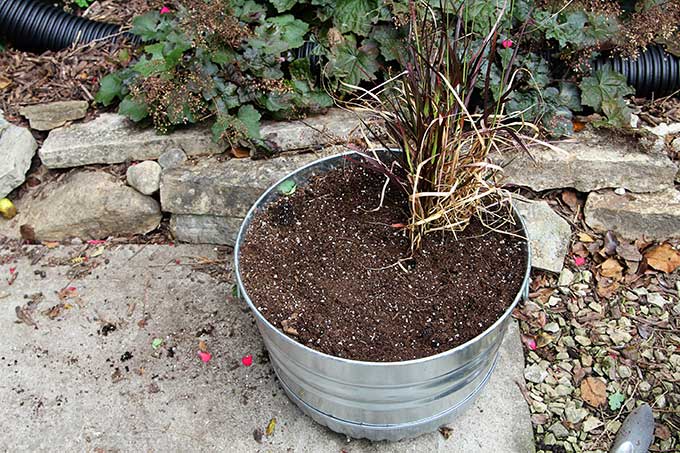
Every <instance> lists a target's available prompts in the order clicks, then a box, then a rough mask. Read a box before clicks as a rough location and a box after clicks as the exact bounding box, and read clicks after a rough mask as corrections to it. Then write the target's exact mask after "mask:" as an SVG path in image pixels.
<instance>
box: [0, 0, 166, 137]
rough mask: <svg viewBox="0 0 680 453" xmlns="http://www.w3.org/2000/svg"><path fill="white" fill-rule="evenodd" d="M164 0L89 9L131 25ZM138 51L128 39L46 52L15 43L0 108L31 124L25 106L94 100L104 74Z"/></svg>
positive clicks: (108, 0)
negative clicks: (24, 113)
mask: <svg viewBox="0 0 680 453" xmlns="http://www.w3.org/2000/svg"><path fill="white" fill-rule="evenodd" d="M161 4H162V2H160V1H158V0H131V1H126V0H105V1H101V2H99V1H98V2H95V3H93V4H92V5H91V6H90V8H88V9H87V10H85V11H73V12H74V13H82V15H84V16H86V17H89V18H91V19H95V20H100V21H104V22H112V23H118V24H122V25H123V26H129V25H130V24H131V20H132V17H134V16H136V15H139V14H143V13H144V12H146V11H148V10H151V9H155V8H159V7H160V6H159V5H161ZM132 55H133V49H132V47H131V46H130V45H129V44H128V43H125V42H121V43H110V42H99V43H93V44H90V45H80V46H77V47H72V48H69V49H64V50H61V51H59V52H52V51H47V52H44V53H42V54H39V55H38V54H34V53H30V52H22V51H19V50H16V49H12V48H9V49H7V50H5V51H4V52H0V109H2V110H3V111H4V113H5V118H6V119H7V120H8V121H12V122H14V123H21V124H25V122H24V120H23V118H22V117H21V116H20V115H19V110H20V109H21V107H22V106H25V105H33V104H40V103H46V102H54V101H67V100H84V101H89V102H92V101H93V100H94V95H95V94H96V93H97V90H98V88H99V80H100V79H101V78H102V77H104V76H106V75H107V74H109V73H111V72H112V71H115V70H117V69H120V68H122V67H124V66H125V65H126V64H127V63H128V61H129V59H130V58H131V57H132Z"/></svg>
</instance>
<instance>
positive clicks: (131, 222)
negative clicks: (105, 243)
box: [22, 172, 161, 241]
mask: <svg viewBox="0 0 680 453" xmlns="http://www.w3.org/2000/svg"><path fill="white" fill-rule="evenodd" d="M25 212H26V213H27V214H26V217H25V218H22V223H24V224H27V225H30V226H31V227H32V228H33V231H34V232H35V238H36V239H38V240H48V241H60V240H64V239H66V238H70V237H80V238H83V239H105V238H107V237H109V236H125V235H131V234H144V233H148V232H150V231H152V230H153V229H155V228H156V227H157V226H158V225H159V223H160V221H161V211H160V207H159V205H158V202H156V200H154V199H153V198H151V197H147V196H145V195H142V194H140V193H139V192H137V191H136V190H134V189H133V188H131V187H127V186H125V185H124V184H122V183H120V182H119V181H117V179H116V178H115V177H114V176H112V175H110V174H108V173H103V172H79V173H73V174H71V175H70V176H68V177H67V178H66V179H65V180H64V181H63V182H62V183H61V184H60V185H59V186H57V187H56V188H54V189H50V188H47V189H46V190H45V192H44V193H43V197H41V198H40V199H38V200H36V201H34V202H32V203H30V205H29V207H28V208H27V209H26V210H25Z"/></svg>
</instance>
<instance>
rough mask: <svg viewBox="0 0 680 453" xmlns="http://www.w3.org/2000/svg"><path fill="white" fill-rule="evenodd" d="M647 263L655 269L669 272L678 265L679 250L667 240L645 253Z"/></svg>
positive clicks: (679, 258) (679, 263) (679, 264)
mask: <svg viewBox="0 0 680 453" xmlns="http://www.w3.org/2000/svg"><path fill="white" fill-rule="evenodd" d="M645 258H647V263H648V264H649V265H650V266H651V267H653V268H654V269H656V270H657V271H662V272H666V273H667V274H670V273H671V272H673V271H674V270H676V269H677V268H678V267H680V252H678V251H677V250H675V249H674V248H673V247H671V245H670V244H669V243H667V242H664V243H663V244H661V245H658V246H656V247H654V248H652V249H651V250H650V251H648V252H647V253H645Z"/></svg>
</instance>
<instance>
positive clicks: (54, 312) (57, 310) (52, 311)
mask: <svg viewBox="0 0 680 453" xmlns="http://www.w3.org/2000/svg"><path fill="white" fill-rule="evenodd" d="M65 308H66V306H65V305H64V304H57V305H55V306H54V307H52V308H48V309H47V310H45V311H43V312H42V313H43V315H45V316H47V317H48V318H50V319H55V318H57V317H58V316H59V315H60V314H61V312H62V311H63V310H64V309H65Z"/></svg>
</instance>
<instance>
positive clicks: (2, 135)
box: [0, 111, 38, 198]
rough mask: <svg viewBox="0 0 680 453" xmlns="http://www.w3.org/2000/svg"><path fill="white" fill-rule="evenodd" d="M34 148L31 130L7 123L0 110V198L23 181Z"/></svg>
mask: <svg viewBox="0 0 680 453" xmlns="http://www.w3.org/2000/svg"><path fill="white" fill-rule="evenodd" d="M36 149H38V144H37V143H36V141H35V139H34V138H33V135H31V131H29V130H28V129H26V128H24V127H18V126H15V125H13V124H10V123H8V122H7V121H5V119H4V118H3V117H2V111H0V198H4V197H5V196H7V194H9V193H10V192H11V191H12V190H14V189H16V188H17V187H19V186H20V185H21V184H22V183H23V182H24V180H25V179H26V172H27V171H28V169H29V168H30V167H31V160H32V159H33V156H34V155H35V151H36Z"/></svg>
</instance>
